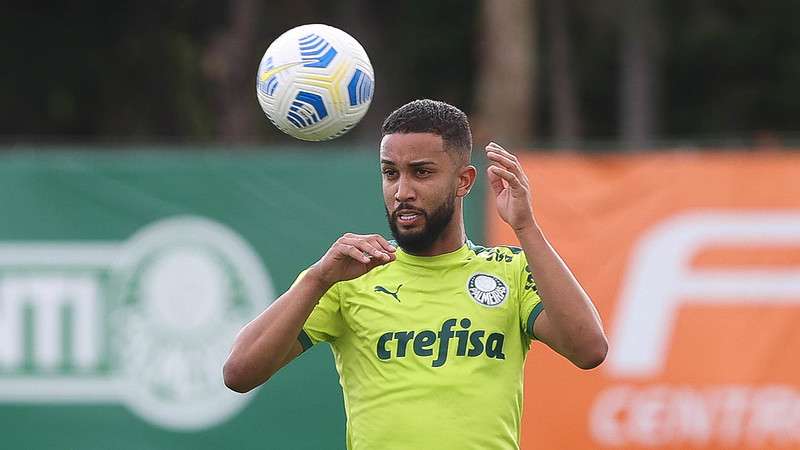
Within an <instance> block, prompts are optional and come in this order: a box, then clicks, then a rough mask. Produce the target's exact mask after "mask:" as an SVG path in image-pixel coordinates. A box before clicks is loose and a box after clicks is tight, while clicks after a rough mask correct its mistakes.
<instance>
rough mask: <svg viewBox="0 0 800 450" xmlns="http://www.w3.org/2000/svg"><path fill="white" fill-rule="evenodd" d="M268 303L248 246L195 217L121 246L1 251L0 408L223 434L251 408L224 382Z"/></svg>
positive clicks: (266, 284) (3, 246)
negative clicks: (63, 409)
mask: <svg viewBox="0 0 800 450" xmlns="http://www.w3.org/2000/svg"><path fill="white" fill-rule="evenodd" d="M272 300H273V292H272V286H271V283H270V281H269V278H268V276H267V272H266V270H265V269H264V267H263V265H262V264H261V260H260V258H259V257H258V255H256V254H255V252H254V251H253V250H252V249H251V248H250V246H249V245H248V244H247V242H245V241H244V240H243V239H242V238H241V237H240V236H238V235H237V234H236V233H235V232H233V231H232V230H230V229H229V228H227V227H225V226H223V225H221V224H219V223H216V222H213V221H211V220H208V219H204V218H200V217H177V218H170V219H165V220H161V221H159V222H156V223H154V224H151V225H149V226H147V227H145V228H144V229H142V230H140V231H139V232H138V233H136V234H135V235H134V236H132V237H131V238H130V239H129V240H127V241H126V242H124V243H117V242H85V241H83V242H39V243H30V242H26V243H24V244H16V243H0V403H2V402H13V403H28V402H35V403H39V404H41V403H45V404H50V403H62V404H63V403H67V404H73V403H84V404H85V403H90V404H96V403H122V404H124V405H126V406H127V407H128V408H129V409H130V410H132V411H133V412H134V413H136V414H137V415H138V416H139V417H140V418H142V419H144V420H146V421H148V422H151V423H153V424H155V425H158V426H161V427H165V428H169V429H175V430H184V431H191V430H199V429H203V428H207V427H210V426H213V425H216V424H219V423H221V422H223V421H225V420H227V419H228V418H230V417H232V416H233V415H235V414H236V413H237V412H238V411H239V410H240V409H241V408H242V407H244V405H245V404H246V403H247V402H248V401H249V399H250V398H251V397H250V396H248V395H245V396H242V395H238V394H233V393H231V392H229V391H228V389H226V388H225V385H224V384H223V382H222V371H221V367H222V364H223V362H224V360H225V357H226V355H227V353H228V351H229V347H230V343H231V342H232V341H233V339H234V337H235V336H236V333H237V332H238V330H239V328H240V327H241V326H243V325H244V324H245V323H246V322H247V321H248V320H249V318H251V317H253V316H254V315H256V314H258V312H260V311H261V310H263V309H264V308H265V307H266V306H267V305H268V304H269V303H270V302H272ZM28 317H30V319H29V318H28ZM26 336H34V339H32V340H31V339H27V338H26Z"/></svg>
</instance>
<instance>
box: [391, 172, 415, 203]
mask: <svg viewBox="0 0 800 450" xmlns="http://www.w3.org/2000/svg"><path fill="white" fill-rule="evenodd" d="M416 198H417V197H416V193H415V192H414V186H413V184H412V183H411V180H409V179H408V178H407V177H405V176H403V175H400V177H399V179H398V180H397V191H395V193H394V199H395V200H397V201H398V202H399V203H407V202H412V201H414V200H416Z"/></svg>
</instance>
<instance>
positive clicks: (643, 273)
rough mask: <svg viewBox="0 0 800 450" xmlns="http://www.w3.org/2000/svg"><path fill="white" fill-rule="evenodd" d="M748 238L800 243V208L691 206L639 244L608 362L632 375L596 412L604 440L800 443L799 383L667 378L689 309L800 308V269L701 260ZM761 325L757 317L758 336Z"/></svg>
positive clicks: (598, 401) (599, 401) (593, 418)
mask: <svg viewBox="0 0 800 450" xmlns="http://www.w3.org/2000/svg"><path fill="white" fill-rule="evenodd" d="M742 246H748V247H751V248H759V247H773V248H800V213H796V212H734V213H724V212H713V211H711V212H702V213H692V214H683V215H678V216H675V217H673V218H672V219H669V220H667V221H665V222H662V223H660V224H659V225H657V226H656V227H655V228H653V229H652V230H651V231H650V232H649V233H648V234H646V235H645V237H644V238H643V239H642V240H641V241H640V242H639V244H638V246H637V247H636V249H635V252H634V254H633V256H632V258H631V262H630V264H629V267H630V270H629V273H628V276H627V278H626V281H625V283H624V285H623V289H622V292H621V298H620V302H619V303H618V305H617V312H616V317H615V321H614V327H613V329H612V332H611V345H610V353H609V356H608V359H607V361H606V363H605V365H604V367H603V370H604V371H606V372H607V373H608V374H609V375H610V376H612V377H613V378H615V379H617V380H620V381H624V382H623V383H622V384H617V385H614V386H611V387H609V388H607V389H605V390H603V391H601V392H600V393H599V395H598V396H597V397H596V398H595V400H594V404H593V407H592V411H591V413H590V427H591V431H592V435H593V436H594V438H595V439H596V440H597V441H598V442H600V443H602V444H604V445H608V446H630V445H641V446H646V447H654V446H662V445H675V444H682V445H691V446H693V448H694V446H701V447H704V446H707V445H709V444H710V443H718V444H723V445H725V446H726V447H728V446H740V445H742V444H745V445H747V446H750V447H752V448H767V447H770V448H772V447H771V446H773V445H778V446H783V445H790V444H796V443H798V442H800V434H799V433H798V432H797V430H800V389H798V386H796V385H790V384H743V383H741V382H739V383H728V384H707V382H706V383H704V384H702V385H699V386H695V385H691V384H686V383H683V384H677V385H676V384H672V383H668V382H665V381H658V378H659V377H661V376H662V375H663V374H664V373H665V372H666V371H667V367H666V363H667V357H668V356H669V355H670V353H671V342H672V341H673V340H674V339H675V338H676V337H677V336H676V332H675V329H676V326H677V316H678V312H679V310H680V309H681V308H683V307H685V306H693V305H702V306H711V307H721V308H730V307H731V306H733V307H736V306H752V305H757V306H759V307H760V308H767V307H775V306H778V307H790V308H797V307H800V271H799V270H798V268H797V267H780V266H777V267H776V266H773V267H769V268H766V269H765V268H759V269H753V268H750V267H725V268H718V267H714V268H704V267H694V266H693V264H692V261H693V258H694V257H695V256H696V255H698V254H699V253H701V252H702V251H703V250H705V249H708V248H725V247H736V248H741V247H742ZM713 326H714V325H712V324H709V327H713ZM708 332H709V333H726V332H727V331H726V330H724V329H710V330H709V331H708ZM760 333H761V331H759V329H758V326H757V325H756V326H755V328H754V329H753V338H755V339H757V337H756V336H758V335H759V334H760ZM772 351H775V350H772ZM752 357H753V355H744V354H743V355H741V357H737V358H736V359H733V360H731V361H729V364H730V366H731V371H733V370H734V368H736V367H738V366H740V365H741V364H742V363H743V362H745V361H746V360H747V359H748V358H752ZM786 357H789V356H788V355H787V356H786ZM697 364H698V365H697V367H696V369H695V370H694V371H693V375H699V374H702V373H703V371H704V367H703V362H702V361H701V360H698V361H697ZM712 369H713V368H712ZM698 378H699V376H698ZM628 380H630V381H637V383H635V384H634V383H630V384H629V383H628ZM642 381H646V382H648V383H647V384H642V383H641V382H642Z"/></svg>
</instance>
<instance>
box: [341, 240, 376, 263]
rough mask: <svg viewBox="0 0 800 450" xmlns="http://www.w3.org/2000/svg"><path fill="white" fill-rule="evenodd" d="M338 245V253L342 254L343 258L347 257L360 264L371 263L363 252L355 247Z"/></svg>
mask: <svg viewBox="0 0 800 450" xmlns="http://www.w3.org/2000/svg"><path fill="white" fill-rule="evenodd" d="M339 245H340V253H342V254H343V255H345V256H349V257H350V258H352V259H354V260H356V261H358V262H360V263H362V264H369V262H370V261H372V260H371V259H370V257H369V256H367V255H365V254H364V251H363V250H360V249H358V248H357V247H355V246H352V245H347V244H339Z"/></svg>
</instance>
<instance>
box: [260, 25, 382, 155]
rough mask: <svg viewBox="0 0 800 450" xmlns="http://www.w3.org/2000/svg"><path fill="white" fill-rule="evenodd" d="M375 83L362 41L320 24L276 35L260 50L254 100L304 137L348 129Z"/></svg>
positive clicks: (289, 130) (323, 137)
mask: <svg viewBox="0 0 800 450" xmlns="http://www.w3.org/2000/svg"><path fill="white" fill-rule="evenodd" d="M374 87H375V78H374V74H373V71H372V64H370V62H369V57H367V53H366V52H365V51H364V48H363V47H361V44H359V43H358V41H356V40H355V39H353V37H352V36H350V35H349V34H347V33H345V32H344V31H342V30H340V29H338V28H334V27H331V26H328V25H322V24H312V25H302V26H299V27H296V28H292V29H291V30H289V31H287V32H285V33H283V34H282V35H280V36H279V37H278V38H277V39H276V40H275V41H274V42H273V43H272V44H271V45H270V46H269V48H268V49H267V51H266V53H264V57H263V58H262V59H261V64H260V65H259V66H258V75H257V80H256V93H257V95H258V102H259V103H260V104H261V109H263V110H264V113H266V115H267V117H268V118H269V120H270V121H271V122H272V123H273V124H275V126H276V127H278V129H280V130H281V131H283V132H284V133H286V134H289V135H290V136H294V137H296V138H298V139H302V140H305V141H324V140H327V139H333V138H336V137H339V136H341V135H343V134H344V133H347V132H348V131H349V130H350V129H351V128H353V126H355V124H357V123H358V121H359V120H361V118H362V117H364V114H366V112H367V109H369V105H370V102H372V93H373V90H374Z"/></svg>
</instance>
